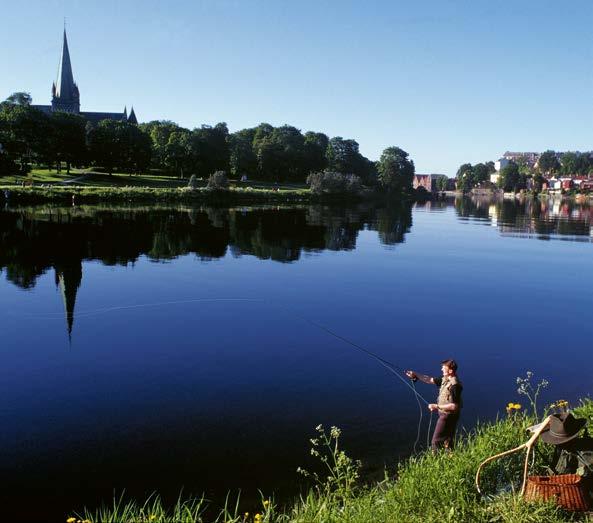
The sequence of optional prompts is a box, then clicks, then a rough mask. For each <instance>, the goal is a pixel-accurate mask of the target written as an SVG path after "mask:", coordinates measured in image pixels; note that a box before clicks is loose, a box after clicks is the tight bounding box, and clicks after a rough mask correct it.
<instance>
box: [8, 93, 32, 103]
mask: <svg viewBox="0 0 593 523" xmlns="http://www.w3.org/2000/svg"><path fill="white" fill-rule="evenodd" d="M6 101H7V102H8V103H9V104H13V105H25V106H29V105H31V102H32V101H33V99H32V98H31V95H30V94H29V93H24V92H18V93H12V94H11V95H10V96H9V97H8V98H7V99H6Z"/></svg>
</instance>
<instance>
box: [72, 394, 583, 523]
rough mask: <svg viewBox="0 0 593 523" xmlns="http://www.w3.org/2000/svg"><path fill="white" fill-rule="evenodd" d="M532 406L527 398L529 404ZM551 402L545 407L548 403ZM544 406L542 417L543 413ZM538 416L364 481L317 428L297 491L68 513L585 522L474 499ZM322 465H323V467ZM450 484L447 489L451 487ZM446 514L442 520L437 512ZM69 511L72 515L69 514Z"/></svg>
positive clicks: (253, 522)
mask: <svg viewBox="0 0 593 523" xmlns="http://www.w3.org/2000/svg"><path fill="white" fill-rule="evenodd" d="M532 405H533V404H532ZM550 408H551V407H548V409H550ZM571 412H574V414H575V416H576V417H582V418H585V419H587V420H588V423H587V427H588V429H589V430H591V429H593V400H592V399H591V398H585V399H581V400H579V403H578V405H577V406H576V407H575V408H574V409H571ZM549 413H550V412H549V410H546V411H545V412H544V413H543V415H542V418H543V417H544V416H545V415H546V414H549ZM538 420H539V418H537V417H536V416H534V415H533V414H531V413H527V412H525V411H521V412H517V413H509V414H507V416H506V417H498V418H497V419H496V420H495V421H492V422H487V423H484V424H479V425H478V426H477V427H476V428H475V429H473V430H472V431H470V432H469V433H467V434H466V435H465V436H463V437H461V438H459V439H458V441H457V445H456V448H455V450H454V451H453V452H450V453H449V452H445V451H442V452H437V453H433V452H431V451H424V452H421V453H419V454H416V455H414V456H411V457H410V458H407V459H404V460H402V461H399V462H397V463H396V466H397V470H396V472H395V473H390V472H388V471H387V470H386V471H385V474H384V478H383V480H382V481H372V482H369V481H368V479H367V481H364V478H361V477H360V475H359V467H360V466H359V465H358V464H357V463H358V462H356V461H354V460H353V459H352V458H350V457H349V456H347V455H346V454H344V452H343V451H342V449H341V447H340V446H339V445H338V443H339V439H340V431H339V429H336V428H335V427H332V428H331V430H327V429H324V428H323V427H321V426H319V427H317V433H318V434H317V435H318V437H317V438H316V439H313V440H310V441H311V443H312V449H315V451H316V453H317V454H314V455H316V456H318V457H319V458H321V460H322V462H323V460H324V458H325V459H327V464H328V466H329V472H330V473H329V475H327V476H325V475H322V476H321V477H315V476H314V475H313V476H312V475H310V474H309V473H308V472H306V471H303V472H304V475H305V476H309V478H310V479H311V481H312V484H311V486H310V487H309V489H308V491H307V492H306V493H305V494H302V495H301V496H300V497H298V496H297V497H295V498H293V499H292V501H291V500H287V501H286V502H284V503H282V502H281V503H278V502H276V501H275V499H274V497H273V495H271V496H269V495H267V494H265V493H263V492H261V491H260V496H261V500H260V501H259V502H256V503H254V502H249V503H248V504H246V503H245V502H242V501H241V499H240V496H239V495H237V496H236V497H235V496H233V495H232V494H230V493H229V494H228V495H227V502H226V503H225V506H224V507H220V508H217V507H213V506H211V505H210V504H209V503H208V502H207V501H206V500H205V498H204V497H201V498H200V497H197V498H188V497H185V498H182V497H181V496H180V497H179V498H178V501H177V503H176V504H172V505H171V506H167V504H166V502H164V501H163V500H162V498H161V497H160V496H159V495H158V493H154V494H153V495H152V496H151V497H150V498H149V499H148V500H134V499H130V498H124V496H123V495H121V496H120V497H118V496H117V495H116V496H115V498H114V499H113V500H112V501H110V502H107V504H105V505H103V506H102V507H101V508H99V507H95V508H89V507H84V508H83V509H82V510H81V511H80V512H79V511H73V512H72V513H73V514H75V515H76V519H79V520H82V521H87V522H89V523H98V522H99V521H101V520H102V518H103V520H105V517H107V520H109V521H120V520H127V521H129V520H133V521H150V522H160V521H162V522H165V521H167V522H168V521H177V519H176V517H179V515H181V514H183V515H184V517H183V518H179V521H185V522H187V523H198V522H205V521H211V522H212V523H231V522H232V523H247V522H249V523H326V522H336V523H337V522H338V521H349V522H350V523H368V522H370V521H372V522H373V523H392V522H394V521H406V522H412V523H421V522H422V523H425V522H432V523H437V522H439V523H440V522H442V521H458V522H468V523H469V522H472V523H474V522H480V523H481V522H483V523H486V522H492V521H513V522H516V523H539V522H541V521H546V522H549V523H561V522H568V521H572V522H579V521H580V522H586V521H591V519H589V518H590V515H589V514H590V513H589V514H587V513H570V512H567V511H564V510H562V509H560V508H559V507H558V506H556V505H554V504H553V503H549V502H542V501H531V502H529V501H525V500H524V499H523V498H522V497H520V496H518V495H517V494H514V493H512V492H506V493H499V494H495V495H488V496H486V497H482V496H481V495H480V494H478V492H477V491H476V487H475V474H476V470H477V467H478V465H479V464H480V463H481V462H482V461H483V460H485V459H486V458H487V457H489V456H492V455H494V454H497V453H499V452H503V451H505V450H508V449H511V448H514V447H516V446H518V445H520V444H522V443H524V442H525V441H526V440H527V438H528V432H527V427H529V426H531V425H533V424H534V423H535V422H537V421H538ZM540 450H541V451H540V452H539V453H537V455H536V456H534V462H533V463H532V467H534V470H543V468H544V467H545V465H546V463H548V461H549V460H550V459H551V457H552V452H553V448H552V446H551V445H547V446H544V447H543V448H542V449H540ZM503 470H504V471H506V472H505V474H506V473H508V472H509V471H510V472H511V474H514V473H518V474H519V475H521V473H522V461H521V460H518V461H514V462H508V461H506V462H505V461H498V462H494V464H492V465H490V470H486V474H484V475H483V478H482V482H481V486H482V488H483V489H485V492H486V493H488V492H490V491H492V492H495V491H496V489H497V488H499V487H501V486H502V485H501V484H500V483H499V481H500V474H503ZM327 472H328V470H326V473H327ZM452 486H454V488H452ZM444 515H445V516H446V517H445V519H443V516H444ZM71 517H72V516H71Z"/></svg>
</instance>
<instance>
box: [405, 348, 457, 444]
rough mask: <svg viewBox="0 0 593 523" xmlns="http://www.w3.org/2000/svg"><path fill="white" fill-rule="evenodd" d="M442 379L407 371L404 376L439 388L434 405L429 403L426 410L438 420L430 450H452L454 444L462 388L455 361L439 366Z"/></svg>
mask: <svg viewBox="0 0 593 523" xmlns="http://www.w3.org/2000/svg"><path fill="white" fill-rule="evenodd" d="M441 371H442V373H443V377H442V378H432V377H430V376H426V375H425V374H418V373H416V372H414V371H413V370H407V371H406V376H408V378H410V379H411V380H413V381H416V380H420V381H422V382H423V383H429V384H432V385H436V386H437V387H439V396H438V399H437V402H436V403H430V404H429V405H428V408H429V409H430V411H431V412H434V411H435V410H437V411H438V413H439V419H438V421H437V424H436V427H435V429H434V434H433V435H432V449H433V450H437V449H440V448H443V447H444V448H446V449H449V450H452V449H453V445H454V443H455V428H456V427H457V422H458V421H459V414H460V413H461V407H462V406H463V402H462V401H461V391H462V390H463V386H462V385H461V382H460V381H459V379H458V378H457V363H456V362H455V360H445V361H443V362H442V364H441Z"/></svg>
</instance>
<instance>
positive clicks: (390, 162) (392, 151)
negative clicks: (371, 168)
mask: <svg viewBox="0 0 593 523" xmlns="http://www.w3.org/2000/svg"><path fill="white" fill-rule="evenodd" d="M377 170H378V171H379V181H380V182H381V185H382V186H383V187H384V188H385V189H387V191H388V192H390V193H394V192H405V191H411V190H412V181H413V179H414V171H415V167H414V162H413V161H412V160H409V159H408V153H407V152H406V151H404V150H403V149H400V148H399V147H388V148H387V149H385V150H384V151H383V153H382V154H381V158H380V160H379V164H378V167H377Z"/></svg>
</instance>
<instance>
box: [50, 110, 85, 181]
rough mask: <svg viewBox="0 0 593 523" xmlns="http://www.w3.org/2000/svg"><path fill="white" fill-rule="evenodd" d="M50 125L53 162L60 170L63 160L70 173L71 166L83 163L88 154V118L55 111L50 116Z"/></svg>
mask: <svg viewBox="0 0 593 523" xmlns="http://www.w3.org/2000/svg"><path fill="white" fill-rule="evenodd" d="M50 126H51V137H50V154H51V159H52V160H53V162H52V163H54V164H55V165H56V170H57V171H58V172H60V171H61V166H62V162H66V172H67V173H68V174H70V166H71V165H72V164H74V165H82V163H83V162H84V160H85V159H86V156H87V148H86V120H85V119H84V118H83V117H82V116H79V115H76V114H71V113H63V112H55V113H52V114H51V116H50Z"/></svg>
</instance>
